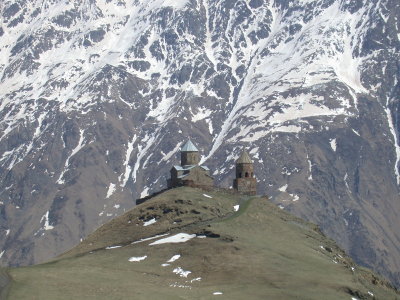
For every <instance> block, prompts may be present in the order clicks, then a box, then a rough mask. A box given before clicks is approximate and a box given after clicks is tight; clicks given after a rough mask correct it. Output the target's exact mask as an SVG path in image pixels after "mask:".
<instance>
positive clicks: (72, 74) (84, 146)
mask: <svg viewBox="0 0 400 300" xmlns="http://www.w3.org/2000/svg"><path fill="white" fill-rule="evenodd" d="M177 3H178V2H177V1H170V0H151V1H142V0H133V1H124V0H118V1H116V0H115V1H114V0H97V1H95V0H86V1H56V0H53V1H45V2H43V1H42V2H40V1H29V0H28V1H3V2H2V3H1V4H0V8H1V17H0V18H1V19H0V72H1V74H0V78H1V79H0V80H1V81H0V178H1V180H0V228H1V229H0V237H1V238H0V257H1V261H2V263H5V264H10V265H17V264H23V265H24V264H30V263H36V262H41V261H43V260H46V259H48V258H50V257H52V256H54V255H55V254H58V253H60V252H62V251H64V250H66V249H68V248H69V247H71V246H72V245H74V244H76V243H77V242H78V241H79V240H80V239H81V238H82V237H85V236H86V235H87V234H88V233H90V232H92V231H93V229H95V228H96V227H98V226H99V225H101V224H102V223H104V222H106V221H107V220H109V219H110V218H112V217H114V216H116V215H120V214H121V213H123V212H124V211H125V210H126V209H127V208H130V207H132V205H133V203H134V199H136V198H138V197H140V196H145V195H147V194H148V193H151V192H154V191H157V190H159V189H161V188H163V187H165V185H166V177H167V176H168V171H169V168H170V166H171V164H173V163H175V162H176V161H177V154H178V152H179V147H180V146H181V145H182V143H183V142H184V141H185V140H186V139H187V137H188V136H190V137H191V138H192V140H193V141H195V142H196V144H197V146H198V147H199V148H200V149H202V151H203V158H202V161H203V162H204V163H206V164H207V165H208V166H209V167H210V168H211V169H212V170H213V173H214V174H213V175H214V176H215V178H216V181H217V184H219V185H221V186H225V187H227V186H230V185H231V183H232V178H233V176H234V170H233V167H234V160H235V158H237V156H238V155H239V153H240V151H241V149H242V147H247V148H248V150H249V152H250V154H251V155H252V157H253V159H254V160H255V162H256V163H255V168H256V175H257V177H258V180H259V182H258V189H259V193H261V194H264V193H266V194H268V195H270V196H271V198H272V200H273V201H274V202H275V203H276V204H278V205H280V206H281V207H282V208H284V209H286V210H289V211H291V212H293V213H295V214H297V215H299V216H301V217H304V218H307V219H308V220H310V221H313V222H315V223H318V224H319V225H320V226H321V227H322V229H323V230H324V232H326V233H327V234H328V235H330V236H331V237H333V238H334V239H335V240H336V241H337V242H338V243H339V244H340V245H341V246H343V247H344V248H345V249H346V250H347V251H348V252H349V254H350V255H351V256H352V257H353V258H354V259H355V260H356V261H357V262H359V263H362V264H364V265H367V266H369V267H372V268H374V269H375V270H377V271H378V272H380V273H382V274H383V275H385V276H387V277H388V278H390V279H391V280H392V281H393V282H395V283H396V284H397V285H400V274H399V273H398V270H399V269H400V233H399V231H398V228H400V219H399V218H398V213H399V211H400V199H399V181H400V171H399V161H400V147H399V130H398V129H399V126H400V120H399V118H398V116H399V109H400V102H399V94H400V84H399V80H398V79H399V77H400V69H399V65H398V61H399V48H400V42H399V38H400V30H399V26H400V19H398V16H399V15H400V4H399V3H398V1H394V0H381V1H377V0H371V1H366V0H358V1H345V0H315V1H313V0H297V1H290V2H287V1H283V0H275V1H267V0H250V1H231V0H218V1H208V0H187V1H180V2H179V4H177Z"/></svg>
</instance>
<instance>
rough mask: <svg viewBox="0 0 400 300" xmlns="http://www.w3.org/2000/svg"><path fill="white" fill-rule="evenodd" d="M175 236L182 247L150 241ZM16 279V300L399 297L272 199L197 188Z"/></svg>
mask: <svg viewBox="0 0 400 300" xmlns="http://www.w3.org/2000/svg"><path fill="white" fill-rule="evenodd" d="M144 225H146V226H144ZM161 235H162V236H161ZM155 236H159V237H157V238H153V237H155ZM149 238H152V239H149ZM167 238H170V239H171V238H172V241H175V242H176V241H177V240H178V239H179V238H181V240H180V241H181V242H180V243H160V244H157V243H155V244H153V245H151V244H152V243H154V242H156V241H159V240H162V239H167ZM146 239H147V240H146ZM185 240H186V241H185ZM164 241H165V240H164ZM167 241H168V240H167ZM183 241H185V242H183ZM168 261H169V262H168ZM9 274H10V275H11V277H12V283H11V284H9V285H8V287H9V291H8V296H7V298H6V299H9V300H16V299H18V300H24V299H29V300H33V299H38V300H39V299H40V300H47V299H48V300H61V299H65V300H67V299H68V300H70V299H96V300H98V299H107V300H111V299H146V300H147V299H163V300H166V299H335V300H336V299H349V300H351V299H360V300H361V299H385V300H386V299H400V295H399V294H398V293H397V292H396V291H395V290H394V289H392V288H391V287H390V286H389V285H388V284H387V283H386V281H384V280H382V279H380V278H379V277H377V276H376V275H374V274H373V273H372V272H371V271H369V270H366V269H363V268H361V267H358V266H356V265H355V264H354V263H353V262H352V260H351V259H350V258H349V257H347V256H346V254H345V253H344V252H343V251H342V250H341V249H339V248H338V247H337V246H336V244H335V243H334V242H333V241H332V240H330V239H328V238H326V237H325V236H324V235H322V234H321V233H320V231H319V230H318V228H317V227H316V226H315V225H313V224H310V223H307V222H305V221H303V220H301V219H298V218H296V217H294V216H292V215H289V214H288V213H286V212H284V211H282V210H281V209H279V208H277V207H276V206H275V205H273V204H271V203H269V202H268V200H267V199H266V198H264V197H249V196H240V195H232V194H228V193H225V192H223V191H214V192H204V191H202V190H199V189H193V188H177V189H172V190H169V191H166V192H164V193H161V194H159V195H157V196H155V197H153V198H151V199H150V200H148V201H147V202H145V203H143V204H141V205H139V206H137V207H135V208H134V209H132V210H131V211H129V212H127V213H125V214H124V215H122V216H121V217H118V218H116V219H114V220H112V221H111V222H109V223H107V224H105V225H103V226H102V227H100V228H99V229H98V230H96V231H95V232H94V233H93V234H91V235H90V236H89V237H88V238H87V239H86V240H84V241H83V242H82V243H80V244H79V245H77V246H76V247H75V248H73V249H71V250H70V251H68V252H67V253H65V254H63V255H62V256H60V257H58V258H56V259H55V260H53V261H51V262H48V263H45V264H41V265H36V266H31V267H24V268H16V269H10V270H9ZM0 278H1V275H0ZM0 282H1V280H0ZM0 287H1V285H0Z"/></svg>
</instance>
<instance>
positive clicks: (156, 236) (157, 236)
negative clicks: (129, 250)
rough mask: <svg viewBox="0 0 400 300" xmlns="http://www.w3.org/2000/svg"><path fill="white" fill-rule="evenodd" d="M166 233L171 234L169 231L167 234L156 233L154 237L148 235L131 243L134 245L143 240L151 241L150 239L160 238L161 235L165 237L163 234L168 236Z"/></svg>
mask: <svg viewBox="0 0 400 300" xmlns="http://www.w3.org/2000/svg"><path fill="white" fill-rule="evenodd" d="M166 235H169V233H165V234H159V235H155V236H152V237H148V238H144V239H140V240H138V241H134V242H132V243H131V244H132V245H134V244H139V243H143V242H146V241H150V240H154V239H158V238H160V237H163V236H166Z"/></svg>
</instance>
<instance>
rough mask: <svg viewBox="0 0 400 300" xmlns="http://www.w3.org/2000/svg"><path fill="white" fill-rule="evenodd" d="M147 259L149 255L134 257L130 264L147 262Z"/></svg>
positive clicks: (130, 259)
mask: <svg viewBox="0 0 400 300" xmlns="http://www.w3.org/2000/svg"><path fill="white" fill-rule="evenodd" d="M146 258H147V255H145V256H138V257H135V256H132V257H131V258H129V259H128V260H129V261H130V262H138V261H142V260H145V259H146Z"/></svg>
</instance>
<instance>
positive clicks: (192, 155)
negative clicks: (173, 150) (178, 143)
mask: <svg viewBox="0 0 400 300" xmlns="http://www.w3.org/2000/svg"><path fill="white" fill-rule="evenodd" d="M199 164H200V154H199V150H198V149H197V148H196V146H195V145H194V144H193V143H192V141H190V140H189V141H188V142H187V143H186V144H185V145H184V146H183V147H182V149H181V164H180V165H175V166H173V167H172V169H171V171H170V172H171V178H170V179H168V182H167V183H168V188H173V187H178V186H192V187H212V186H214V178H212V177H211V175H210V169H209V168H207V167H206V166H201V165H199Z"/></svg>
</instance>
